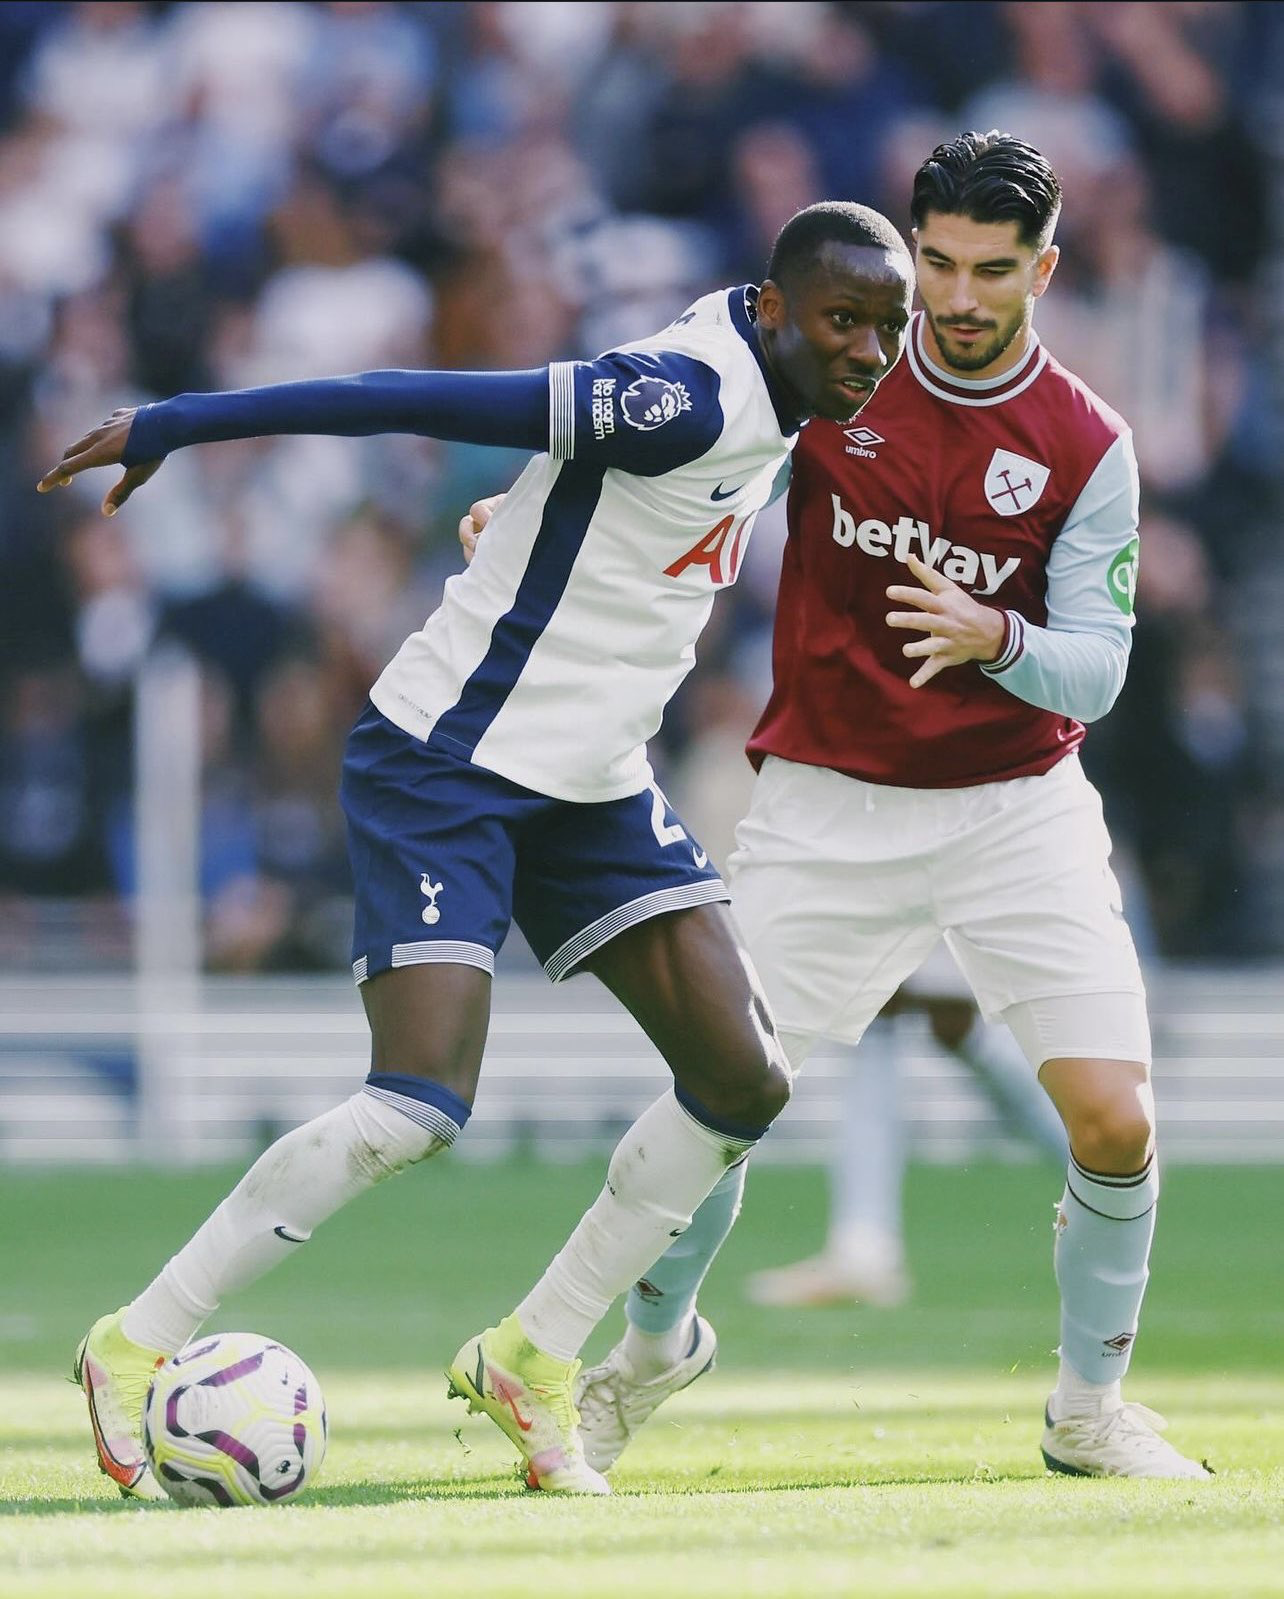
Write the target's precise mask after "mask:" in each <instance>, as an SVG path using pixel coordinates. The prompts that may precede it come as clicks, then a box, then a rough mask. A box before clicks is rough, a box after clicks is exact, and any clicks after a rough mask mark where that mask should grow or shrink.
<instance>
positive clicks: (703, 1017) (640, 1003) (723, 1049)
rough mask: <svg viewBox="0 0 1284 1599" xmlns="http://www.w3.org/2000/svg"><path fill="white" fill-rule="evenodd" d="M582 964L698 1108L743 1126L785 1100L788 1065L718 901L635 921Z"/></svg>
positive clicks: (760, 1123)
mask: <svg viewBox="0 0 1284 1599" xmlns="http://www.w3.org/2000/svg"><path fill="white" fill-rule="evenodd" d="M587 965H588V968H589V970H590V971H592V972H593V973H594V975H595V976H597V977H598V978H600V979H601V981H602V982H603V983H604V984H605V985H606V987H607V988H609V989H610V990H611V992H612V993H613V994H614V995H615V996H616V998H617V999H618V1000H619V1001H620V1003H621V1004H622V1005H624V1006H625V1007H626V1009H627V1010H628V1011H629V1012H630V1013H631V1014H632V1015H633V1016H634V1017H635V1018H636V1019H637V1021H638V1022H639V1024H640V1025H641V1027H642V1029H643V1031H644V1032H645V1033H646V1035H647V1037H648V1038H650V1040H651V1042H652V1043H653V1044H654V1045H655V1046H656V1048H657V1049H658V1050H659V1051H660V1053H661V1055H663V1056H664V1059H665V1061H666V1062H667V1064H668V1066H669V1068H670V1070H671V1071H672V1072H673V1075H674V1079H675V1081H676V1082H677V1084H678V1086H679V1088H680V1089H682V1090H685V1091H686V1093H688V1094H690V1095H692V1096H693V1097H694V1098H695V1099H696V1100H697V1101H698V1102H699V1104H700V1105H701V1106H703V1107H705V1108H706V1109H708V1110H709V1111H711V1112H713V1113H714V1114H715V1115H717V1116H719V1117H721V1118H724V1119H725V1120H727V1121H728V1122H736V1123H739V1124H741V1125H742V1126H743V1127H744V1128H745V1129H746V1130H748V1129H755V1130H756V1129H760V1128H762V1127H765V1126H766V1125H767V1123H769V1122H770V1121H771V1120H773V1118H774V1117H775V1116H776V1115H777V1114H778V1113H779V1112H780V1111H781V1110H782V1109H783V1108H784V1105H785V1103H786V1101H787V1100H788V1098H789V1079H790V1070H789V1065H788V1062H787V1060H786V1059H785V1055H784V1051H783V1049H782V1047H781V1044H780V1042H779V1040H778V1038H777V1036H776V1030H775V1024H774V1022H773V1020H772V1016H771V1011H770V1009H769V1007H768V1005H767V1001H766V998H765V997H764V995H763V992H762V989H761V987H760V985H759V984H758V982H757V980H756V978H755V975H754V972H753V967H752V964H751V962H750V961H749V959H748V957H747V955H746V953H745V951H744V949H743V946H742V944H741V941H740V937H739V934H738V933H737V931H736V928H735V924H734V923H733V922H732V920H731V917H730V915H729V914H728V911H727V908H726V906H725V905H716V904H710V905H700V906H696V907H695V908H694V909H691V910H681V911H671V912H668V913H666V914H663V915H660V916H654V917H650V918H648V919H647V920H646V921H643V922H639V923H636V924H635V925H634V926H632V927H630V928H629V929H628V930H627V931H626V932H623V933H621V934H619V935H618V936H617V937H615V938H613V939H611V940H610V942H609V943H607V944H604V945H603V946H602V947H601V948H599V949H598V950H597V951H596V952H595V953H594V954H593V955H592V956H591V957H590V958H589V960H588V962H587Z"/></svg>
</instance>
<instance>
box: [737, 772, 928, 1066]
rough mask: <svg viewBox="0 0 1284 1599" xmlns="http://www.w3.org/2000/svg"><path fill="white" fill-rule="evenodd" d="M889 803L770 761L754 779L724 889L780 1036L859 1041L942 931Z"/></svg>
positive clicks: (863, 789)
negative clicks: (747, 812)
mask: <svg viewBox="0 0 1284 1599" xmlns="http://www.w3.org/2000/svg"><path fill="white" fill-rule="evenodd" d="M871 801H875V802H876V808H874V809H870V803H871ZM894 804H895V797H894V796H893V795H891V794H890V793H887V792H885V793H883V794H880V795H871V793H870V792H869V785H866V784H860V783H857V782H856V781H855V780H853V779H851V778H846V777H843V776H841V775H840V774H838V773H836V772H830V771H827V770H825V769H823V768H817V767H809V766H800V765H795V764H793V763H790V762H786V761H775V760H769V761H768V762H767V763H766V764H765V765H764V767H763V770H762V772H761V774H760V775H759V778H758V781H757V784H756V785H755V788H754V797H753V803H752V805H751V807H750V810H749V814H748V815H747V816H746V817H745V819H744V821H743V822H742V823H741V824H740V826H739V828H738V829H737V831H736V849H735V851H734V853H733V854H732V856H731V859H730V861H729V862H728V886H729V887H730V889H731V909H732V915H733V916H734V918H735V921H736V924H737V926H738V927H739V928H740V930H741V932H742V933H743V935H744V939H745V943H746V944H747V946H748V949H749V953H750V955H751V956H752V957H753V962H754V965H755V967H756V968H757V971H758V973H759V976H760V977H761V980H762V983H763V986H764V988H765V989H766V992H767V998H768V1000H769V1002H770V1004H771V1007H772V1011H773V1013H774V1015H775V1018H776V1022H777V1025H778V1026H779V1028H780V1030H781V1032H782V1034H784V1035H787V1036H790V1037H796V1038H798V1039H799V1040H803V1041H807V1042H810V1041H811V1040H814V1039H816V1038H820V1037H824V1038H833V1039H836V1040H838V1041H840V1042H845V1043H855V1042H857V1041H858V1040H859V1039H860V1036H861V1034H862V1033H863V1032H864V1030H865V1028H866V1027H867V1026H868V1025H869V1023H870V1022H871V1021H872V1020H873V1018H874V1017H875V1016H876V1015H877V1014H878V1013H879V1011H880V1010H881V1009H882V1008H883V1006H884V1005H885V1004H886V1003H887V1001H888V1000H889V999H890V998H891V996H892V995H893V994H894V993H895V992H896V990H897V989H898V988H899V986H900V985H901V983H902V982H903V981H904V980H905V979H906V978H907V977H908V976H909V975H910V974H911V973H912V972H913V971H914V970H915V969H916V968H917V967H918V966H919V964H920V963H921V962H922V961H923V959H924V958H925V957H926V956H927V954H928V952H929V951H930V950H931V948H932V947H933V945H934V944H936V942H937V941H938V939H939V937H940V933H939V930H938V929H937V927H936V926H935V924H934V923H933V921H932V911H931V906H930V904H929V903H928V901H927V898H926V896H925V894H924V892H923V884H924V881H925V879H924V874H923V872H922V869H921V866H920V865H919V863H918V858H917V857H918V844H917V842H916V838H915V829H914V827H913V826H912V825H908V826H907V824H906V819H905V818H904V817H903V816H895V815H893V814H892V807H893V806H894Z"/></svg>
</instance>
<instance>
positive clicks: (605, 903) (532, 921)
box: [513, 787, 727, 983]
mask: <svg viewBox="0 0 1284 1599" xmlns="http://www.w3.org/2000/svg"><path fill="white" fill-rule="evenodd" d="M516 836H517V866H516V872H515V876H514V883H513V914H514V919H515V920H516V922H517V925H518V926H519V927H520V928H521V930H522V932H523V933H524V934H525V936H526V940H527V942H528V943H529V944H530V946H531V949H532V950H533V951H534V953H535V956H536V958H537V959H538V960H539V961H540V963H541V965H542V966H543V967H544V970H545V971H546V972H547V973H548V975H549V977H550V978H551V979H552V980H553V981H554V982H555V983H556V982H561V981H562V979H563V978H566V977H571V976H573V975H574V974H575V972H577V971H579V970H583V969H586V968H587V967H588V965H589V962H590V960H591V958H592V957H593V956H594V955H595V953H596V952H597V951H598V950H600V949H601V948H603V947H604V946H605V945H607V944H609V943H611V942H613V941H614V940H615V939H617V938H619V937H620V936H621V935H622V934H624V933H627V932H629V931H630V930H631V929H632V928H634V927H637V926H639V925H641V924H642V923H643V922H647V921H650V920H652V919H653V918H654V917H657V916H663V915H667V914H668V913H669V912H671V911H679V910H689V909H691V908H692V907H693V906H699V905H711V904H717V903H720V902H724V901H725V900H726V899H727V888H726V884H725V883H724V882H723V881H722V878H721V876H720V875H719V874H718V872H717V871H716V870H715V869H714V868H713V867H712V866H711V865H710V864H709V857H708V855H707V853H706V852H705V850H704V849H703V848H701V846H700V843H699V841H698V840H697V839H695V838H693V837H692V836H691V834H690V832H689V831H688V830H687V828H686V827H685V826H684V825H683V823H682V821H681V819H680V818H679V817H678V816H677V814H676V813H675V812H674V810H673V809H672V807H671V806H670V805H669V803H668V801H667V799H666V798H665V797H664V795H663V793H661V791H660V790H659V789H658V788H655V787H652V788H649V789H644V790H643V791H642V792H641V793H639V794H632V795H629V796H627V797H626V798H625V799H620V800H610V801H607V802H605V803H602V804H595V805H585V804H572V803H570V802H558V801H550V802H549V803H548V804H547V806H546V807H545V808H543V809H542V810H541V811H540V812H539V813H538V814H537V815H535V816H534V817H532V818H530V819H529V820H528V821H527V822H526V823H524V825H523V826H522V827H521V829H520V830H519V831H518V833H517V835H516Z"/></svg>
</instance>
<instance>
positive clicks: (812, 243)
mask: <svg viewBox="0 0 1284 1599" xmlns="http://www.w3.org/2000/svg"><path fill="white" fill-rule="evenodd" d="M827 244H863V245H868V246H869V247H870V248H872V249H875V250H887V251H889V252H891V253H892V254H894V255H904V256H908V255H909V253H910V251H909V246H908V245H907V244H906V243H905V240H904V239H903V238H902V237H901V235H900V233H899V232H898V231H897V229H896V225H895V223H893V222H889V221H888V219H887V218H886V217H885V216H884V215H883V213H882V212H881V211H875V210H874V209H873V207H872V206H868V205H857V204H856V203H855V201H852V200H821V201H820V202H819V203H818V204H816V205H809V206H807V207H806V208H805V209H804V210H802V211H796V212H795V213H794V214H793V216H791V217H790V219H789V221H788V222H786V223H785V225H784V227H783V228H781V230H780V232H779V233H778V234H777V235H776V242H775V244H774V245H773V246H772V248H771V259H770V261H768V262H767V276H768V277H769V278H770V279H771V281H772V282H773V283H781V282H783V281H784V280H785V279H786V278H790V277H797V276H798V275H799V274H800V273H802V272H807V271H809V270H810V269H811V268H812V267H814V266H815V265H816V263H817V261H818V260H819V259H820V254H821V251H822V250H823V249H824V247H825V246H826V245H827Z"/></svg>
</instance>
